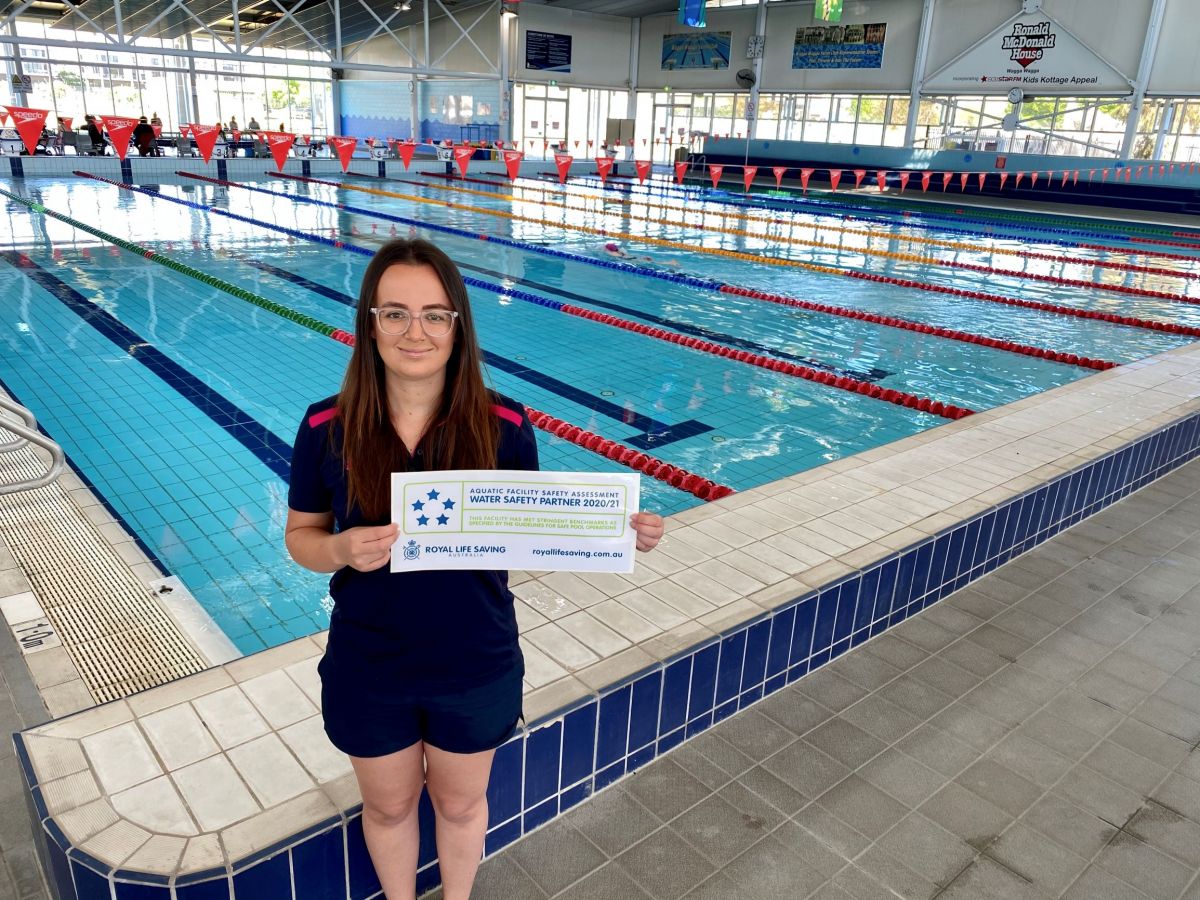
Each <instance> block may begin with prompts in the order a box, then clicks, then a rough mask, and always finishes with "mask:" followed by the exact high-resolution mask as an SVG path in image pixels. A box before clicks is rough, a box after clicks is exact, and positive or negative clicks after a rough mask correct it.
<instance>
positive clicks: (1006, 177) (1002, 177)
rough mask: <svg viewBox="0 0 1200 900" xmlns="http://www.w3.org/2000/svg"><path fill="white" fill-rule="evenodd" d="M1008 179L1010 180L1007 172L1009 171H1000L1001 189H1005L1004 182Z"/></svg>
mask: <svg viewBox="0 0 1200 900" xmlns="http://www.w3.org/2000/svg"><path fill="white" fill-rule="evenodd" d="M1006 181H1008V173H1007V172H1001V173H1000V190H1004V183H1005V182H1006Z"/></svg>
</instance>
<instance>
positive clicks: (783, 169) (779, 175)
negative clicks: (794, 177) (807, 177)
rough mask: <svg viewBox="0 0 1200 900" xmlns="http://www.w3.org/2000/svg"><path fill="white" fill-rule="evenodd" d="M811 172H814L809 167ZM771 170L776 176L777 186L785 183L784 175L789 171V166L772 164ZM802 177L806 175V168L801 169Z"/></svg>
mask: <svg viewBox="0 0 1200 900" xmlns="http://www.w3.org/2000/svg"><path fill="white" fill-rule="evenodd" d="M808 171H809V174H812V169H809V170H808ZM771 172H772V174H774V176H775V187H779V186H780V185H781V184H783V176H784V175H785V174H786V173H787V166H771ZM800 176H801V178H803V177H804V170H803V169H801V170H800Z"/></svg>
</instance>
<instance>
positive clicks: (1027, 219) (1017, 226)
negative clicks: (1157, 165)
mask: <svg viewBox="0 0 1200 900" xmlns="http://www.w3.org/2000/svg"><path fill="white" fill-rule="evenodd" d="M534 180H542V181H546V180H557V179H556V178H555V176H552V175H541V176H538V177H537V178H536V179H534ZM597 180H598V176H592V175H587V176H583V177H582V178H578V179H577V181H576V183H579V182H580V181H583V182H586V183H587V186H589V187H596V185H595V182H596V181H597ZM602 189H603V190H608V191H620V192H625V191H627V190H628V191H630V192H632V191H633V190H635V189H636V190H639V191H640V192H644V193H651V188H649V187H647V186H646V185H633V184H629V185H612V184H605V185H603V188H602ZM653 192H654V193H657V194H659V195H660V196H679V195H680V194H682V195H684V199H690V200H697V199H698V200H702V201H704V202H708V203H723V204H729V205H731V206H744V207H750V208H755V207H757V208H761V209H778V208H780V207H779V206H772V205H770V204H781V205H782V207H783V208H785V209H797V208H802V207H809V208H811V207H813V206H817V207H822V208H827V209H846V210H851V211H852V212H851V213H849V214H843V215H845V217H846V218H849V219H862V218H866V216H862V215H859V213H861V212H862V211H863V210H868V211H870V212H873V213H875V214H876V215H877V216H878V217H879V218H878V219H877V221H895V218H894V217H896V216H899V217H901V218H903V219H911V218H920V219H931V220H937V221H946V222H973V223H975V224H979V225H985V226H987V227H988V228H996V227H999V228H1009V229H1014V230H1023V231H1027V232H1028V231H1045V232H1048V233H1051V234H1067V235H1076V236H1082V237H1093V238H1101V239H1105V240H1118V241H1129V240H1134V238H1132V237H1130V236H1129V234H1130V233H1136V234H1150V235H1153V234H1164V235H1165V234H1172V235H1173V236H1174V233H1173V232H1167V231H1166V230H1165V229H1156V228H1155V227H1154V226H1147V225H1138V224H1136V223H1133V222H1121V223H1119V224H1118V223H1108V222H1090V221H1089V222H1087V223H1084V222H1080V221H1079V220H1074V221H1072V220H1069V219H1055V218H1054V217H1047V216H1043V215H1040V214H1039V215H1022V214H1017V213H1013V214H997V215H995V216H993V217H984V216H983V215H982V214H981V216H980V218H973V217H972V216H969V215H967V214H966V213H964V212H963V210H962V209H956V210H955V214H954V215H947V214H944V213H938V212H933V211H930V210H924V209H915V210H913V209H905V208H898V209H897V208H893V209H888V208H885V207H882V206H879V205H869V204H868V205H863V206H856V205H854V204H849V203H841V202H837V201H833V200H829V199H821V198H817V197H813V196H807V195H806V196H805V197H804V198H803V199H801V198H798V197H795V195H794V194H793V195H792V196H791V197H788V198H782V197H765V196H763V195H762V194H750V195H749V196H751V197H755V198H757V199H758V200H759V202H757V203H756V202H753V201H746V200H744V199H742V198H744V197H746V196H747V195H746V194H739V195H736V196H735V195H733V194H730V193H729V192H727V191H723V190H710V189H709V188H707V187H704V186H699V187H698V190H688V189H685V188H678V187H676V186H674V185H665V184H661V183H658V184H656V185H655V186H654V190H653ZM772 193H774V192H772ZM827 196H829V195H827ZM896 199H899V198H898V197H897V198H896ZM981 213H982V211H981ZM885 216H890V217H893V218H884V217H885ZM1045 221H1059V222H1066V223H1067V224H1072V225H1076V226H1078V228H1076V229H1072V228H1059V227H1054V226H1048V225H1039V224H1037V223H1039V222H1045ZM1025 223H1030V224H1025ZM1084 229H1090V230H1084ZM1122 229H1124V231H1125V232H1126V234H1125V235H1119V234H1118V235H1116V236H1110V235H1108V234H1106V233H1105V232H1106V231H1120V230H1122ZM1140 240H1141V241H1143V242H1145V243H1161V244H1164V245H1166V246H1194V245H1192V244H1178V243H1176V242H1173V241H1165V240H1164V241H1156V240H1155V239H1154V238H1151V237H1144V238H1140Z"/></svg>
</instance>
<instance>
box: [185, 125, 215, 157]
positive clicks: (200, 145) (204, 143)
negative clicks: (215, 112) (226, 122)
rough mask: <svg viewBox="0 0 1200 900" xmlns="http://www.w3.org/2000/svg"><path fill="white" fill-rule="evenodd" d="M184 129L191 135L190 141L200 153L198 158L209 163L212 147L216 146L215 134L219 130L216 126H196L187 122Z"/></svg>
mask: <svg viewBox="0 0 1200 900" xmlns="http://www.w3.org/2000/svg"><path fill="white" fill-rule="evenodd" d="M186 127H187V129H188V131H190V132H191V133H192V140H194V141H195V142H196V149H197V150H199V151H200V158H201V159H203V160H204V161H205V162H209V161H210V160H211V159H212V153H213V147H215V146H216V145H217V132H218V131H220V130H221V129H220V127H219V126H217V125H197V124H196V123H195V122H189V123H188V125H187V126H186ZM180 130H182V129H180Z"/></svg>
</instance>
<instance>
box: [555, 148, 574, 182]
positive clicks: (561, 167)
mask: <svg viewBox="0 0 1200 900" xmlns="http://www.w3.org/2000/svg"><path fill="white" fill-rule="evenodd" d="M573 161H574V157H572V156H568V155H567V154H566V153H555V154H554V165H555V166H557V167H558V183H559V184H562V183H563V182H564V181H566V180H567V172H569V171H570V170H571V163H572V162H573Z"/></svg>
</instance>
